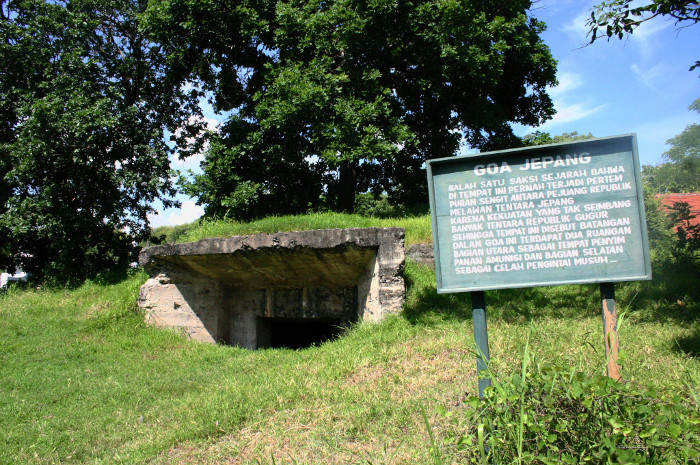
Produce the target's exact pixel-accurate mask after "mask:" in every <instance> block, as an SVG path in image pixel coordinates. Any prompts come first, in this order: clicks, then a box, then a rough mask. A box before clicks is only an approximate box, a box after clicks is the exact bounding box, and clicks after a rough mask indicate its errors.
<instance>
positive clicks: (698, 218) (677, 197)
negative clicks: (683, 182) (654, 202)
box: [658, 192, 700, 224]
mask: <svg viewBox="0 0 700 465" xmlns="http://www.w3.org/2000/svg"><path fill="white" fill-rule="evenodd" d="M658 198H659V201H660V202H661V205H663V206H664V207H666V210H668V209H670V208H671V207H673V205H674V204H675V203H677V202H685V203H687V204H688V205H690V214H691V215H695V218H693V219H692V220H690V223H691V224H700V192H693V193H692V194H660V195H659V196H658Z"/></svg>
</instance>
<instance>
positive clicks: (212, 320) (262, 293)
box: [139, 228, 405, 348]
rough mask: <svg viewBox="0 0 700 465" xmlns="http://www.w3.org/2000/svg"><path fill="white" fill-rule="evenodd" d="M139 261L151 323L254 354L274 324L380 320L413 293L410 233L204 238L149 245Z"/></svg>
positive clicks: (371, 230)
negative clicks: (408, 270) (408, 287)
mask: <svg viewBox="0 0 700 465" xmlns="http://www.w3.org/2000/svg"><path fill="white" fill-rule="evenodd" d="M139 263H140V264H141V265H143V266H144V267H145V268H146V270H147V271H148V272H149V274H150V275H151V278H150V279H149V280H148V281H147V282H146V284H144V285H143V286H142V287H141V292H140V295H139V306H140V307H142V308H143V309H145V311H146V318H147V321H149V322H150V323H153V324H156V325H159V326H167V327H173V328H179V329H182V330H183V331H185V332H186V333H187V334H188V335H189V336H190V337H192V338H193V339H197V340H200V341H206V342H224V343H228V344H234V345H239V346H241V347H247V348H257V347H260V346H263V345H264V344H266V338H267V337H268V336H267V335H266V334H265V329H264V328H265V327H266V325H265V322H266V321H270V320H271V319H274V320H275V321H278V320H279V321H284V319H289V321H292V320H295V321H299V320H303V319H314V320H324V321H334V322H337V323H338V324H341V325H342V324H347V323H350V322H353V321H356V320H358V319H360V318H362V319H366V320H372V321H377V320H380V319H382V318H383V317H384V316H385V315H386V314H388V313H393V312H398V311H400V309H401V305H402V304H403V299H404V296H405V288H404V280H403V275H402V273H403V266H404V231H403V229H400V228H369V229H332V230H315V231H296V232H285V233H277V234H259V235H253V236H234V237H229V238H212V239H204V240H201V241H198V242H193V243H187V244H167V245H160V246H155V247H149V248H147V249H144V250H143V251H142V252H141V256H140V258H139Z"/></svg>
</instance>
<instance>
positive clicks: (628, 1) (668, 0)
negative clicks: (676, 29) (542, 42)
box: [586, 0, 700, 71]
mask: <svg viewBox="0 0 700 465" xmlns="http://www.w3.org/2000/svg"><path fill="white" fill-rule="evenodd" d="M661 16H669V17H671V18H673V19H675V20H676V24H682V25H683V26H684V27H687V26H689V25H693V24H695V23H697V22H698V21H700V5H698V3H697V2H695V1H694V0H651V1H649V0H647V1H646V2H643V3H641V4H640V2H635V1H633V0H612V1H608V2H602V3H601V4H600V5H597V6H596V7H594V8H593V10H592V11H591V17H590V19H589V20H588V21H587V22H586V25H587V26H588V28H589V35H590V36H591V43H593V42H595V41H596V40H597V39H599V38H601V37H607V38H608V40H610V39H611V38H614V37H617V38H618V39H622V38H623V37H624V36H625V35H628V34H632V33H633V32H634V30H635V29H636V28H637V27H639V26H640V25H641V24H642V23H645V22H647V21H649V20H651V19H653V18H656V17H661ZM699 66H700V61H697V62H695V64H694V65H693V66H692V67H691V68H690V70H691V71H692V70H693V69H695V68H697V67H699Z"/></svg>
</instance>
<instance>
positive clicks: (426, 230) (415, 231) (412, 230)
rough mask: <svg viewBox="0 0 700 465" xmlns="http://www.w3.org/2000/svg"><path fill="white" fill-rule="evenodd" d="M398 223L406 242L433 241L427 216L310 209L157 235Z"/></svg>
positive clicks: (183, 237)
mask: <svg viewBox="0 0 700 465" xmlns="http://www.w3.org/2000/svg"><path fill="white" fill-rule="evenodd" d="M372 227H381V228H388V227H399V228H404V229H405V230H406V245H412V244H417V243H421V242H432V240H433V236H432V234H433V233H432V229H431V225H430V216H429V215H428V214H425V215H417V216H410V217H402V218H373V217H369V216H362V215H351V214H347V213H309V214H306V215H298V216H274V217H268V218H263V219H261V220H257V221H252V222H250V223H238V222H235V221H231V220H205V221H201V222H196V223H192V224H189V225H183V226H172V227H169V226H166V227H161V228H158V229H156V231H155V234H156V235H164V236H165V237H166V241H168V242H193V241H198V240H200V239H204V238H207V237H227V236H236V235H246V234H259V233H266V234H272V233H275V232H279V231H304V230H309V229H342V228H372Z"/></svg>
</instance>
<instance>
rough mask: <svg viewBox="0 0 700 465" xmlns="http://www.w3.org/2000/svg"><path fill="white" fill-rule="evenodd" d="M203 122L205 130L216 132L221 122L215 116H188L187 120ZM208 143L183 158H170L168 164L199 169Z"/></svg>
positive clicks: (185, 168)
mask: <svg viewBox="0 0 700 465" xmlns="http://www.w3.org/2000/svg"><path fill="white" fill-rule="evenodd" d="M200 121H201V122H203V123H205V130H206V131H211V132H218V130H219V126H220V124H221V122H220V121H219V120H217V119H215V118H208V117H206V116H203V117H201V118H197V117H194V116H192V117H190V119H189V122H191V123H193V122H200ZM191 142H192V140H191V139H188V143H191ZM207 148H208V144H205V145H204V147H203V148H202V152H200V153H198V154H195V155H192V156H190V157H187V158H185V159H184V160H180V159H179V158H177V157H174V158H172V159H171V162H170V165H171V166H172V167H173V168H174V169H177V170H193V171H198V170H199V164H200V163H201V162H202V160H204V152H206V151H207Z"/></svg>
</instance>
